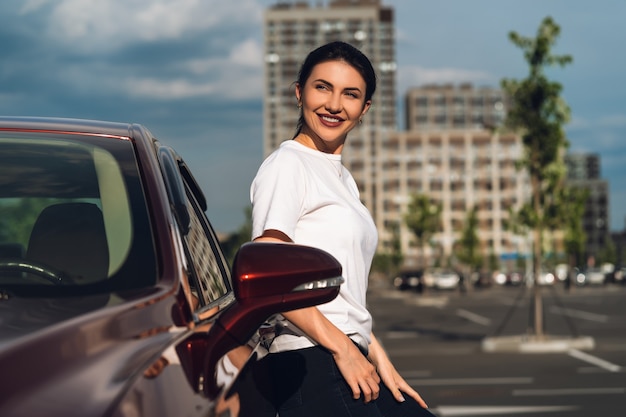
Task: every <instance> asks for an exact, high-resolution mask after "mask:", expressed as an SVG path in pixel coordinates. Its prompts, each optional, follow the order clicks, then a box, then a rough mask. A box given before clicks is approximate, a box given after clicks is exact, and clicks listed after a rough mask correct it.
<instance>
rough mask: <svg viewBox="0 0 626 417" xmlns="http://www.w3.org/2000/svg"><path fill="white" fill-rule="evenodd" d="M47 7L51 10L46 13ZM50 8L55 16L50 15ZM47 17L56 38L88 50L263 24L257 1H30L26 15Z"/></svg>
mask: <svg viewBox="0 0 626 417" xmlns="http://www.w3.org/2000/svg"><path fill="white" fill-rule="evenodd" d="M44 9H45V10H44ZM48 10H49V13H48ZM43 12H45V13H47V16H48V18H47V21H46V32H47V36H48V37H49V38H50V39H54V40H55V41H57V42H60V43H64V44H71V45H72V47H74V48H79V49H80V50H81V51H82V52H85V53H89V52H90V51H92V50H94V49H98V50H100V51H107V50H114V49H117V48H120V47H122V46H124V45H126V44H128V43H130V42H136V41H137V40H141V41H145V42H150V41H157V40H162V39H178V38H181V37H184V36H185V35H186V34H189V33H194V32H195V33H197V32H203V31H207V30H211V29H215V28H216V27H220V26H223V25H242V26H243V25H247V24H248V25H249V24H250V21H251V20H252V21H254V22H260V20H261V15H262V9H261V7H260V6H259V4H258V3H257V2H256V1H254V0H238V1H237V3H236V5H235V4H234V3H231V2H223V1H218V0H177V1H167V0H156V1H155V0H107V1H101V0H60V1H55V0H30V1H27V2H26V3H25V4H24V5H23V7H22V8H21V9H20V13H21V14H22V15H27V14H33V13H43Z"/></svg>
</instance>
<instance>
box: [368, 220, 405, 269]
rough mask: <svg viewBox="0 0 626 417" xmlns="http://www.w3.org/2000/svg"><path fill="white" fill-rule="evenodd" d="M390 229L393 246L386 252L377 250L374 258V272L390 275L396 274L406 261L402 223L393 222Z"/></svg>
mask: <svg viewBox="0 0 626 417" xmlns="http://www.w3.org/2000/svg"><path fill="white" fill-rule="evenodd" d="M390 229H391V233H392V239H391V248H390V249H389V250H388V251H386V252H385V253H378V252H377V253H376V254H375V255H374V259H373V260H372V272H380V273H384V274H386V275H388V276H390V275H394V274H396V273H397V272H398V270H399V269H400V266H401V265H402V262H403V261H404V255H403V254H402V245H401V242H400V225H399V224H398V223H393V224H392V225H391V226H390Z"/></svg>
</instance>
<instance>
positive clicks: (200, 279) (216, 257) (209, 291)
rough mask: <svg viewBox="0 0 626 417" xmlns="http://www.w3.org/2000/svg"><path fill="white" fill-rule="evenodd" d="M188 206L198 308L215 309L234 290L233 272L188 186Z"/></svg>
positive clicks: (192, 282) (187, 241)
mask: <svg viewBox="0 0 626 417" xmlns="http://www.w3.org/2000/svg"><path fill="white" fill-rule="evenodd" d="M187 196H188V200H187V201H188V202H187V204H188V210H189V214H190V219H191V225H190V228H189V233H188V234H187V235H186V236H185V238H184V245H185V248H186V252H187V256H188V257H189V262H188V263H189V266H190V275H191V276H190V279H189V281H190V286H191V290H192V292H193V294H194V296H196V297H197V298H198V302H199V305H198V310H208V309H212V308H213V307H215V306H216V305H218V304H219V303H220V302H225V301H226V300H224V298H225V296H227V295H229V294H230V289H231V284H230V273H229V269H228V268H227V266H226V262H225V260H224V257H223V255H222V252H221V249H220V247H219V244H218V241H217V238H216V236H215V233H214V231H213V229H212V227H211V225H210V224H209V222H208V220H207V219H206V216H205V215H204V213H203V212H202V210H201V209H200V207H199V205H198V203H197V201H196V200H195V198H194V196H193V194H192V193H191V192H190V190H189V188H187Z"/></svg>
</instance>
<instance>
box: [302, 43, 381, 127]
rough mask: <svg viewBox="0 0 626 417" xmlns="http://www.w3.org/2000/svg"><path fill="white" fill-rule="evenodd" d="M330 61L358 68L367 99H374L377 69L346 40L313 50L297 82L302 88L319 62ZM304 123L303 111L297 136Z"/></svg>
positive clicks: (304, 63) (303, 65) (303, 64)
mask: <svg viewBox="0 0 626 417" xmlns="http://www.w3.org/2000/svg"><path fill="white" fill-rule="evenodd" d="M328 61H344V62H345V63H347V64H348V65H350V66H351V67H353V68H354V69H356V70H357V71H358V72H359V74H361V77H363V80H365V101H368V100H371V99H372V97H373V96H374V92H375V91H376V71H374V67H372V63H371V62H370V60H369V58H368V57H366V56H365V54H363V52H361V51H359V50H358V49H357V48H355V47H354V46H352V45H350V44H349V43H346V42H341V41H335V42H330V43H327V44H325V45H322V46H320V47H318V48H317V49H314V50H313V51H311V52H310V53H309V55H307V57H306V59H305V60H304V62H303V63H302V66H301V67H300V72H298V79H297V80H296V83H298V84H299V85H300V87H301V88H302V87H304V84H306V81H307V80H308V79H309V76H311V72H312V71H313V68H314V67H315V66H316V65H317V64H321V63H323V62H328ZM303 123H304V117H303V116H302V113H300V118H299V119H298V126H297V128H296V134H295V136H297V135H298V133H300V130H301V129H302V124H303ZM295 136H294V137H295Z"/></svg>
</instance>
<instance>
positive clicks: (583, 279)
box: [576, 267, 606, 286]
mask: <svg viewBox="0 0 626 417" xmlns="http://www.w3.org/2000/svg"><path fill="white" fill-rule="evenodd" d="M605 282H606V275H605V272H604V271H603V270H602V269H601V268H595V267H592V268H586V269H583V270H581V271H579V272H578V273H577V274H576V285H579V286H584V285H603V284H604V283H605Z"/></svg>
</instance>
